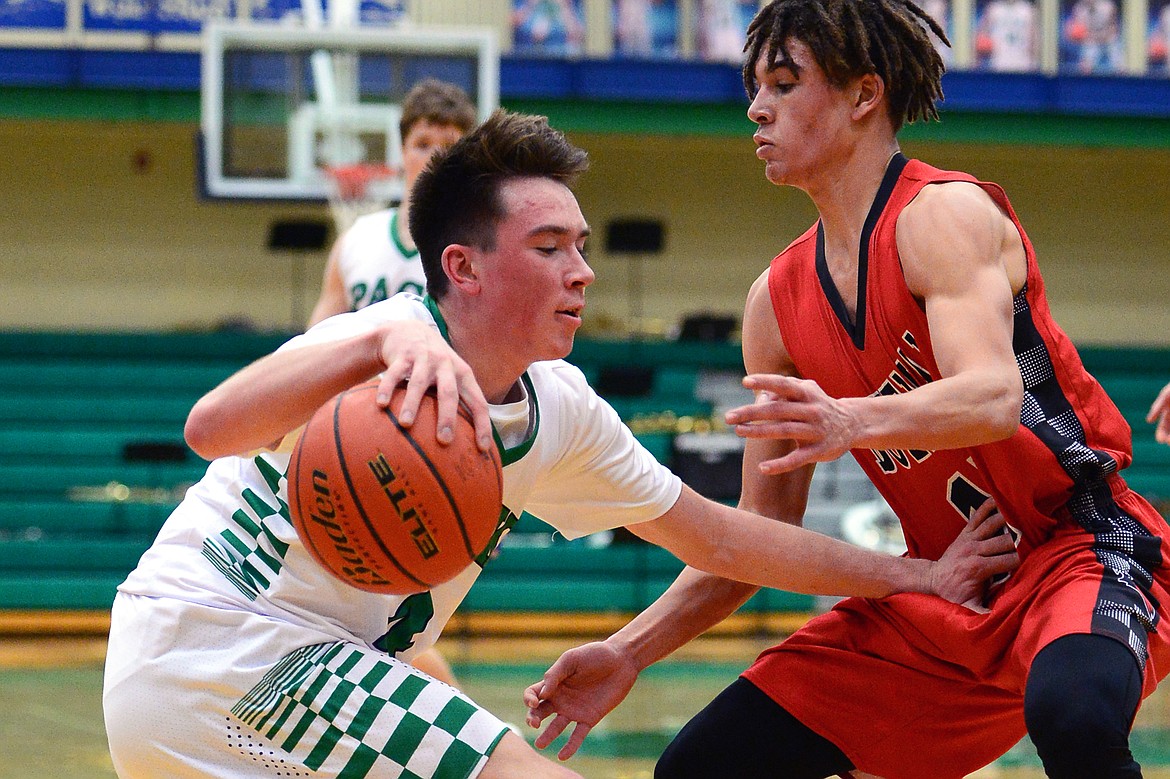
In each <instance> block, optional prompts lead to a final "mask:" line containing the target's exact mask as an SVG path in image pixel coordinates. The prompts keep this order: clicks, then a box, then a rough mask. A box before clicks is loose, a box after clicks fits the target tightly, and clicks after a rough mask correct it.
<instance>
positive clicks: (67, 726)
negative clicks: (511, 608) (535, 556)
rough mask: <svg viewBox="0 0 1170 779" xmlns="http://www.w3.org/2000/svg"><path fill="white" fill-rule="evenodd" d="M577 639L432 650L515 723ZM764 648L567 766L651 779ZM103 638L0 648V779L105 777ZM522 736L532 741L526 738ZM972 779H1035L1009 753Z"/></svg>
mask: <svg viewBox="0 0 1170 779" xmlns="http://www.w3.org/2000/svg"><path fill="white" fill-rule="evenodd" d="M584 640H586V639H584V638H572V637H570V638H565V637H561V638H551V637H550V638H537V639H504V638H489V639H472V638H467V637H456V638H454V639H445V640H444V642H443V644H442V645H441V648H442V649H443V651H444V653H445V654H446V656H447V657H448V658H449V659H450V660H451V661H452V663H453V665H454V667H455V669H456V672H457V673H458V675H459V677H460V680H461V682H462V684H463V686H464V688H465V689H466V690H467V692H468V693H469V694H470V695H471V696H472V697H473V698H474V699H476V700H477V701H478V702H480V703H481V704H482V705H484V706H485V707H487V708H488V709H490V710H492V711H494V712H496V713H497V714H498V715H500V716H501V717H503V718H504V719H505V720H508V721H512V722H522V721H523V715H524V708H523V706H522V705H521V703H520V691H521V690H522V689H523V687H524V686H525V685H527V684H529V683H531V682H533V681H535V680H536V679H538V678H539V676H540V674H541V673H543V671H544V669H545V668H546V667H547V665H548V664H549V663H550V662H552V660H554V659H555V658H556V657H557V656H558V655H559V653H560V652H561V651H563V650H564V649H566V648H568V647H570V646H573V645H575V644H577V643H581V642H582V641H584ZM773 640H774V639H764V638H761V639H745V638H708V639H703V640H700V641H698V642H695V643H694V644H692V645H691V646H689V647H687V648H685V649H684V650H682V651H681V652H679V653H678V656H677V657H675V658H672V659H670V660H669V661H666V662H663V663H660V664H659V665H658V666H656V667H654V668H653V669H651V670H650V671H648V672H646V673H645V674H643V677H642V678H641V679H640V680H639V682H638V684H637V685H636V686H635V687H634V690H633V692H632V693H631V695H630V697H629V698H628V699H627V700H626V701H625V702H624V703H623V704H622V705H621V706H620V707H618V709H617V710H615V711H614V712H613V713H612V714H611V715H610V716H609V717H608V718H607V719H606V720H605V721H604V722H603V723H602V724H601V725H600V726H598V727H597V728H595V729H594V731H593V732H592V733H591V734H590V736H589V738H588V739H587V740H586V744H585V748H584V749H583V751H582V754H581V755H580V756H578V757H576V758H574V759H573V760H572V761H571V762H570V765H571V766H572V767H573V768H574V769H575V770H577V771H578V772H579V773H581V774H582V775H583V776H585V777H586V778H587V779H651V777H652V775H653V766H654V759H655V757H656V756H657V755H658V754H659V753H660V752H661V751H662V749H663V748H664V747H665V745H666V744H667V742H668V741H669V739H670V737H671V736H672V735H673V733H674V732H675V731H677V730H678V728H679V727H680V726H681V725H682V724H683V723H684V722H686V720H687V719H688V718H689V717H690V716H691V715H693V714H694V713H695V712H696V711H698V710H699V709H700V708H701V707H702V706H703V705H704V704H705V703H706V702H707V701H709V700H710V699H711V698H712V697H713V696H714V695H715V694H717V693H718V692H719V691H720V690H721V689H723V687H724V686H725V685H726V684H727V683H728V682H730V681H731V680H732V679H734V678H735V676H736V674H737V673H738V672H739V671H740V670H741V669H742V668H743V667H744V665H745V664H747V663H749V662H750V661H751V659H752V658H753V657H754V656H755V655H756V653H757V652H759V650H760V649H762V648H763V647H765V646H767V645H769V644H770V643H771V642H772V641H773ZM104 654H105V642H104V640H102V639H101V638H95V637H88V638H86V637H79V638H37V637H19V636H18V637H9V638H3V639H0V711H3V712H4V716H3V717H0V779H60V777H65V776H68V777H71V779H112V777H114V772H113V768H112V767H111V764H110V758H109V754H108V752H107V750H106V744H105V733H104V729H103V726H102V717H101V669H102V662H103V658H104ZM1167 690H1170V687H1167V688H1166V689H1162V690H1159V691H1158V692H1157V693H1155V695H1154V696H1153V697H1152V698H1151V699H1150V700H1149V701H1147V702H1146V704H1145V705H1144V706H1143V708H1142V710H1141V711H1140V712H1139V714H1138V720H1137V723H1136V726H1135V733H1134V739H1133V743H1134V751H1135V753H1136V754H1137V756H1138V758H1139V759H1140V760H1141V761H1142V763H1143V768H1144V773H1145V776H1146V778H1147V779H1170V692H1167ZM526 732H527V733H528V734H529V735H530V736H531V735H533V732H532V731H530V730H527V729H526ZM975 776H977V777H978V778H979V779H1038V778H1039V777H1042V776H1043V772H1042V771H1041V770H1040V768H1039V761H1038V760H1037V759H1036V757H1035V754H1034V752H1033V751H1032V750H1031V748H1030V745H1028V744H1027V743H1024V744H1021V745H1019V746H1018V747H1017V748H1015V749H1013V750H1012V751H1011V752H1010V753H1009V754H1008V755H1006V756H1004V757H1003V758H1001V759H1000V760H999V761H998V762H997V763H996V764H995V765H993V766H990V767H988V768H986V769H984V770H982V771H980V772H979V773H978V774H976V775H975Z"/></svg>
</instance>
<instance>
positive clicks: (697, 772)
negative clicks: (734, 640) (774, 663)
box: [654, 679, 853, 779]
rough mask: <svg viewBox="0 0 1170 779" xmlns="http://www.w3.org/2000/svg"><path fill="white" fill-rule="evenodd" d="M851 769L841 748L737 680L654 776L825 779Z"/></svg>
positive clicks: (681, 737) (678, 740)
mask: <svg viewBox="0 0 1170 779" xmlns="http://www.w3.org/2000/svg"><path fill="white" fill-rule="evenodd" d="M852 768H853V764H852V763H850V762H849V758H847V757H845V755H844V754H843V753H842V752H841V750H840V749H837V747H835V746H833V745H832V744H831V743H830V742H829V741H827V740H826V739H824V738H822V737H821V736H818V735H817V734H816V733H814V732H812V731H811V730H809V729H808V728H807V727H805V726H804V725H802V724H801V723H800V722H799V721H798V720H797V719H796V718H795V717H793V716H792V715H791V714H789V713H788V712H787V711H785V710H784V709H782V708H781V707H780V706H778V705H777V704H776V702H775V701H773V700H772V699H771V698H769V697H768V696H767V695H765V694H764V693H763V692H761V691H760V689H759V688H758V687H756V686H755V685H754V684H752V683H751V682H749V681H746V680H745V679H736V680H735V682H733V683H732V684H731V685H730V686H729V687H728V688H727V689H726V690H724V691H723V692H721V693H719V695H718V696H717V697H716V698H715V700H713V701H711V703H710V704H708V706H707V708H705V709H703V710H702V711H701V712H699V713H698V714H696V715H695V717H694V718H693V719H692V720H691V721H690V722H688V723H687V724H686V727H684V728H683V729H682V730H681V731H680V732H679V734H678V735H677V736H675V737H674V741H672V742H671V743H670V746H668V747H667V748H666V752H664V753H663V755H662V757H661V758H659V760H658V765H657V766H656V767H655V769H654V777H655V779H727V777H735V779H778V777H783V778H784V779H824V777H828V776H836V775H837V774H839V773H844V772H846V771H849V770H850V769H852Z"/></svg>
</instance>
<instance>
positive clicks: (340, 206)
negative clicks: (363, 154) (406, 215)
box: [324, 162, 399, 235]
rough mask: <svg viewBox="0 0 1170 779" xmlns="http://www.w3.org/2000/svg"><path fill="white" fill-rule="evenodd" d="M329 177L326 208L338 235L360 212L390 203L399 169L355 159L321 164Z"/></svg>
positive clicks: (363, 213) (374, 209)
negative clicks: (346, 163)
mask: <svg viewBox="0 0 1170 779" xmlns="http://www.w3.org/2000/svg"><path fill="white" fill-rule="evenodd" d="M324 173H325V176H326V178H328V180H329V210H330V211H331V212H332V214H333V221H334V223H335V224H336V225H337V232H338V234H339V235H340V234H341V233H343V232H345V231H346V230H348V229H349V227H350V226H351V225H352V224H353V223H354V222H355V221H356V220H357V218H358V217H359V216H364V215H365V214H372V213H373V212H375V211H380V210H381V209H383V208H386V207H387V206H389V205H390V202H391V201H392V200H393V199H394V197H393V187H394V185H395V184H396V183H397V181H398V176H399V174H398V170H397V169H396V168H392V167H390V166H389V165H387V164H385V163H382V162H357V163H353V164H351V165H334V166H327V167H325V168H324Z"/></svg>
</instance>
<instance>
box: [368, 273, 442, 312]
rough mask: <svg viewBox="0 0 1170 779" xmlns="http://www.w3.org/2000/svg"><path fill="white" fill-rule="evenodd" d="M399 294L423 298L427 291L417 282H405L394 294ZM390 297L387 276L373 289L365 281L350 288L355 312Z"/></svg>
mask: <svg viewBox="0 0 1170 779" xmlns="http://www.w3.org/2000/svg"><path fill="white" fill-rule="evenodd" d="M399 292H413V293H414V294H416V295H419V296H420V297H421V296H422V295H423V294H425V292H426V290H425V288H424V287H423V285H422V284H419V283H418V282H417V281H404V282H402V285H401V286H400V287H399V288H398V289H396V290H394V293H393V294H395V295H397V294H398V293H399ZM388 297H390V285H389V284H388V283H387V281H386V277H385V276H382V277H381V278H379V279H378V281H377V282H375V283H374V286H373V287H372V288H371V287H370V285H369V284H367V283H365V282H364V281H359V282H357V283H355V284H354V285H353V286H352V287H350V288H349V301H350V308H351V309H352V310H354V311H357V310H358V309H359V308H365V307H366V306H369V305H373V304H374V303H379V302H381V301H383V300H385V299H386V298H388Z"/></svg>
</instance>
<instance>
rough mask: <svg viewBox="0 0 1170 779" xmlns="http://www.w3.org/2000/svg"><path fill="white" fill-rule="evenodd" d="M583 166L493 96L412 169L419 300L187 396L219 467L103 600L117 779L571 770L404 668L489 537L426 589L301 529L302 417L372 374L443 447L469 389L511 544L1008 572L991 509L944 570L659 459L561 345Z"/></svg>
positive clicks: (980, 574)
mask: <svg viewBox="0 0 1170 779" xmlns="http://www.w3.org/2000/svg"><path fill="white" fill-rule="evenodd" d="M586 164H587V162H586V156H585V153H584V152H583V151H581V150H580V149H577V148H576V147H574V146H572V145H570V144H569V143H568V142H567V141H566V140H565V138H564V136H563V135H561V134H560V133H559V132H556V131H555V130H552V129H551V128H549V126H548V124H547V122H546V121H545V120H544V119H543V118H542V117H530V116H522V115H516V114H508V113H505V112H497V114H496V115H494V116H493V117H492V118H490V119H489V120H488V121H487V122H485V123H484V124H483V125H482V126H481V127H479V128H478V129H476V130H474V131H473V132H472V133H471V134H469V135H468V136H467V137H465V138H464V139H463V140H461V141H459V142H458V143H456V144H455V145H454V146H453V147H452V148H451V149H450V150H448V151H447V152H444V153H441V155H440V156H438V157H436V159H435V160H434V162H433V163H432V164H431V165H430V166H428V167H427V169H426V170H425V171H424V172H423V174H422V175H421V176H420V177H419V180H418V182H417V183H416V185H415V190H414V194H413V197H414V206H415V211H414V213H413V214H412V217H411V231H412V233H413V234H414V236H415V240H416V241H417V242H418V245H419V251H420V253H421V255H422V259H423V265H424V267H425V268H426V272H427V290H428V293H429V294H428V296H427V297H425V298H421V297H418V296H416V295H413V294H410V293H401V294H399V295H397V296H395V297H393V298H391V299H390V300H387V301H383V302H381V303H376V304H374V305H372V306H368V307H366V308H364V309H361V310H360V311H357V312H353V313H348V314H341V315H338V316H334V317H331V318H329V319H328V320H326V321H324V322H322V323H321V324H320V325H318V326H316V327H314V328H312V329H310V330H309V332H307V333H305V334H304V335H301V336H298V337H297V338H296V339H294V340H293V341H292V342H290V343H289V344H287V345H286V346H285V347H283V348H281V349H280V350H278V351H277V352H276V353H275V354H273V355H269V356H267V357H264V358H262V359H260V360H258V361H257V362H255V363H253V364H252V365H250V366H248V367H246V368H244V369H243V370H242V371H240V372H239V373H237V374H235V375H234V376H232V377H230V378H228V379H227V380H226V381H225V382H224V383H223V384H221V385H220V386H219V387H217V388H215V389H214V390H212V391H211V392H210V393H208V394H207V395H206V396H204V397H203V398H202V399H200V400H199V402H198V403H196V405H195V407H194V409H192V412H191V415H190V417H189V418H188V420H187V426H186V435H187V440H188V443H189V444H190V445H191V447H192V448H193V449H194V450H195V451H196V452H198V453H199V454H200V455H202V456H204V457H206V458H208V459H211V460H213V462H212V463H211V465H210V467H209V468H208V471H207V475H206V476H205V477H204V478H203V479H202V480H201V481H200V482H199V483H198V484H196V485H195V486H194V487H193V488H192V489H191V490H190V491H189V492H188V493H187V497H186V499H185V500H184V501H183V503H182V504H181V505H180V506H179V507H178V508H177V509H176V510H175V512H174V514H173V515H172V516H171V517H170V518H169V519H168V520H167V523H166V524H165V526H164V527H163V529H162V530H161V532H160V533H159V537H158V538H157V539H156V541H155V543H154V544H153V546H152V547H151V548H150V549H149V550H148V551H147V552H146V553H145V554H144V555H143V557H142V560H141V562H140V563H139V565H138V567H137V569H135V571H134V572H132V573H131V574H130V577H129V578H128V579H127V580H126V582H125V583H123V584H122V585H121V587H120V588H119V593H118V595H117V597H116V599H115V603H114V609H113V615H112V623H111V629H110V643H109V652H108V655H107V661H106V675H105V690H104V697H103V702H104V708H105V718H106V731H107V734H108V737H109V742H110V753H111V755H112V757H113V761H114V765H115V768H116V769H117V771H118V774H119V776H120V777H122V779H139V778H142V779H158V777H168V778H171V777H192V778H193V777H220V778H222V779H229V778H230V779H253V778H254V779H267V778H268V777H273V776H293V777H298V776H299V777H312V778H314V779H320V778H322V777H328V778H329V779H335V778H336V779H361V778H362V777H370V778H376V779H391V778H394V779H397V778H398V777H424V778H427V777H429V778H432V779H471V778H472V777H477V778H478V779H516V777H524V779H571V778H572V777H577V776H578V775H577V774H576V773H575V772H574V771H572V770H570V769H568V768H566V767H564V766H560V765H557V764H555V763H553V762H552V761H550V760H547V759H546V758H544V757H543V756H541V755H539V754H538V753H537V752H536V751H535V750H534V749H533V748H532V747H530V746H529V745H528V744H527V743H525V741H524V740H523V739H522V738H520V737H519V736H518V735H516V734H515V733H513V732H512V731H510V730H509V729H508V728H507V727H506V726H505V725H504V723H502V722H501V721H500V720H499V719H497V718H496V717H494V716H493V715H492V714H490V713H489V712H487V711H485V710H484V709H482V708H480V707H479V706H478V705H476V704H475V703H474V702H473V701H471V700H470V699H469V698H467V697H466V696H465V695H463V694H462V693H460V692H458V691H457V690H455V689H453V688H451V687H450V686H448V685H446V684H443V683H441V682H438V681H435V680H434V679H433V678H431V677H429V676H427V675H426V674H424V673H422V672H421V671H419V670H418V669H416V668H414V667H413V666H412V665H410V663H409V661H410V660H411V658H413V657H414V656H416V655H417V654H418V653H419V652H422V651H424V650H426V649H427V648H428V647H430V646H431V645H432V644H433V643H434V641H435V639H436V638H437V637H438V635H439V633H440V632H441V631H442V629H443V626H444V624H445V623H446V622H447V620H448V618H449V617H450V616H451V614H452V613H453V612H454V610H455V608H456V606H458V604H459V602H460V601H461V600H462V599H463V597H464V595H465V594H466V593H467V591H468V590H469V588H470V587H471V586H472V585H473V583H474V582H475V580H476V578H477V577H478V575H479V573H480V571H481V570H482V568H483V566H484V565H490V564H491V560H490V558H491V552H492V549H491V548H490V547H491V546H492V545H490V544H489V549H486V550H484V552H483V554H482V555H481V557H480V559H479V560H478V561H477V562H476V563H474V564H472V565H471V566H469V567H468V568H467V569H466V570H465V571H463V572H462V573H460V574H459V575H458V576H457V577H456V578H455V579H453V580H452V581H450V582H447V583H445V584H442V585H439V586H437V587H435V588H433V589H432V590H430V591H428V592H424V593H420V594H418V595H411V596H406V597H397V596H388V595H378V594H374V593H368V592H365V591H362V590H358V589H355V588H353V587H350V586H349V585H347V584H344V583H342V582H341V581H339V580H337V579H335V578H334V577H333V576H332V575H331V574H329V573H328V572H327V571H325V569H324V568H322V567H321V566H319V565H317V564H316V563H315V562H314V560H313V559H312V558H311V557H310V556H309V554H308V552H307V551H306V550H305V548H304V546H303V545H302V544H301V542H300V540H299V539H298V538H297V535H296V533H295V532H294V530H293V528H292V525H291V524H290V522H289V514H288V492H287V489H288V488H287V482H286V478H285V473H286V471H287V468H288V463H289V453H288V451H289V449H291V446H292V442H293V441H295V439H296V431H297V430H298V429H299V428H300V427H301V426H303V425H304V423H305V422H306V421H307V420H308V418H309V417H310V416H311V415H312V413H313V412H314V411H315V410H316V409H317V408H318V407H319V406H320V405H321V404H322V403H324V402H325V401H326V400H328V399H329V398H331V397H332V396H333V395H335V394H336V393H338V392H340V391H342V390H344V389H347V388H349V387H351V386H353V385H354V384H357V383H360V382H362V381H365V380H367V379H370V378H372V377H375V376H378V375H381V384H380V386H379V393H378V394H379V396H380V397H379V398H378V399H377V400H376V402H377V403H379V405H383V406H385V405H387V404H388V402H389V393H390V391H391V389H392V388H394V387H396V386H398V384H399V383H400V382H401V381H403V380H405V379H407V377H409V383H408V388H407V391H406V395H405V398H404V400H403V402H402V406H401V407H400V409H399V419H400V421H402V422H403V423H405V424H407V425H409V424H411V423H412V422H413V420H414V415H415V413H416V412H417V409H418V406H419V401H420V399H421V397H422V395H423V393H424V392H425V391H426V390H427V389H428V388H429V387H432V386H433V387H435V388H436V392H437V397H438V398H439V404H438V405H439V408H438V414H437V422H436V425H437V429H436V433H437V436H438V438H439V440H440V441H450V440H451V436H452V435H453V433H452V431H453V422H454V419H455V415H456V411H457V408H458V404H459V402H460V401H462V402H463V403H465V404H466V405H467V407H468V408H469V410H470V411H471V413H472V415H473V417H474V419H475V436H476V440H477V443H478V445H479V446H480V448H481V449H483V450H485V451H486V450H487V449H488V448H489V447H491V446H498V448H499V450H500V453H501V460H502V462H503V488H504V489H503V504H504V510H503V511H502V512H501V517H500V523H499V528H498V532H497V538H496V541H498V538H499V537H502V536H503V534H504V533H506V532H507V530H508V529H509V528H510V527H511V525H512V524H513V523H514V522H515V521H516V517H518V516H519V515H520V513H521V512H522V511H525V510H527V511H529V512H531V513H533V514H534V515H536V516H538V517H540V518H541V519H543V520H544V521H546V522H547V523H549V524H550V525H551V526H552V527H554V528H556V529H557V530H558V531H559V532H560V533H562V534H563V535H564V536H565V537H567V538H577V537H580V536H583V535H585V534H588V533H591V532H595V531H600V530H605V529H610V528H614V527H618V526H626V527H628V528H629V529H630V530H631V531H632V532H634V533H635V534H637V535H639V536H640V537H642V538H644V539H646V540H648V541H650V542H653V543H656V544H659V545H662V546H664V547H666V548H668V549H669V550H670V551H671V552H673V553H674V554H676V555H677V556H679V557H680V558H682V559H683V560H685V561H687V562H689V563H690V564H692V565H695V566H699V567H702V568H704V569H707V570H710V571H712V572H715V573H718V574H721V575H723V576H727V577H731V578H741V579H744V580H746V581H751V582H754V583H756V584H760V585H765V586H774V587H780V588H784V589H789V590H800V591H805V592H814V593H817V592H819V593H833V594H847V593H856V594H859V595H866V596H872V597H882V596H884V595H887V594H890V593H892V592H895V591H903V590H907V591H924V592H933V593H936V594H938V595H941V596H943V597H945V598H947V599H949V600H952V601H956V602H963V601H966V600H968V599H970V598H972V597H974V596H976V595H977V594H979V593H981V592H982V590H983V587H984V583H985V578H986V576H988V575H989V574H992V573H995V572H997V571H1001V570H1004V569H1007V568H1011V567H1013V566H1014V564H1015V555H1014V551H1013V549H1012V546H1011V543H1010V540H1009V541H1007V542H1006V545H1005V543H1004V540H1003V539H1004V538H1005V537H1003V536H997V535H994V534H995V532H996V531H997V530H998V529H999V528H1001V527H1002V526H1003V521H1002V518H999V517H998V516H997V515H992V514H991V512H985V513H984V514H982V515H980V516H978V517H977V518H976V519H975V520H973V521H972V522H971V523H970V526H969V528H970V529H969V531H967V532H964V534H963V535H962V536H961V537H960V539H959V541H958V542H956V546H952V547H951V549H949V550H948V551H947V553H946V554H944V555H943V559H942V560H940V561H939V562H930V561H926V560H909V559H903V558H897V557H892V556H887V555H883V554H879V553H875V552H869V551H866V550H862V549H859V548H857V547H853V546H851V545H849V544H846V543H844V542H841V541H837V540H835V539H832V538H829V537H827V536H822V535H818V534H816V533H812V532H809V531H805V530H803V529H801V528H798V527H794V526H792V525H788V524H786V523H782V522H775V521H772V520H769V519H764V518H763V517H759V516H756V515H754V514H749V513H746V512H742V511H738V510H736V509H733V508H730V507H727V506H722V505H720V504H718V503H715V502H713V501H710V500H707V499H706V498H703V497H701V496H699V495H698V494H697V493H695V492H694V491H692V490H690V489H688V488H686V487H685V486H683V485H682V484H681V482H680V481H679V479H678V477H676V476H675V475H673V474H672V473H671V472H670V471H669V470H667V469H666V468H665V467H664V466H662V465H661V464H659V463H658V462H657V461H656V460H655V459H654V457H653V455H651V454H650V453H649V452H648V451H647V450H646V449H645V448H643V447H642V446H641V445H640V444H639V443H638V441H637V440H636V439H635V438H634V436H633V434H632V433H631V432H630V430H629V428H627V427H625V426H624V425H623V424H622V423H621V421H620V419H619V418H618V415H617V413H616V412H615V411H614V410H613V408H612V407H610V406H609V405H608V404H607V403H606V402H605V401H604V400H602V399H601V398H600V397H599V396H598V395H597V394H596V393H595V392H594V391H593V390H592V389H591V388H590V387H589V385H588V383H587V382H586V381H585V377H584V376H583V375H582V373H581V371H580V370H578V369H577V368H575V367H573V366H571V365H569V364H568V363H566V362H564V361H563V359H562V358H563V357H565V356H566V355H568V354H569V352H570V350H571V349H572V345H573V337H574V335H575V333H576V331H577V329H578V328H579V327H580V325H581V317H582V313H583V311H584V307H585V288H586V287H588V286H589V284H590V283H592V281H593V278H594V275H593V271H592V269H591V268H590V267H589V265H588V263H587V262H586V261H585V257H584V254H583V251H584V245H585V240H586V238H587V237H588V235H589V227H588V224H587V223H586V222H585V219H584V217H583V216H582V214H581V210H580V208H579V207H578V205H577V201H576V198H575V197H574V195H573V193H572V191H571V190H570V189H569V184H571V183H572V182H573V181H574V180H575V178H576V176H577V175H578V174H580V173H581V172H582V171H583V170H584V169H585V167H586ZM272 442H280V443H277V444H274V443H272ZM505 553H506V552H505ZM517 694H518V695H519V690H518V691H517ZM581 735H582V737H583V736H584V733H582V734H581Z"/></svg>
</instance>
